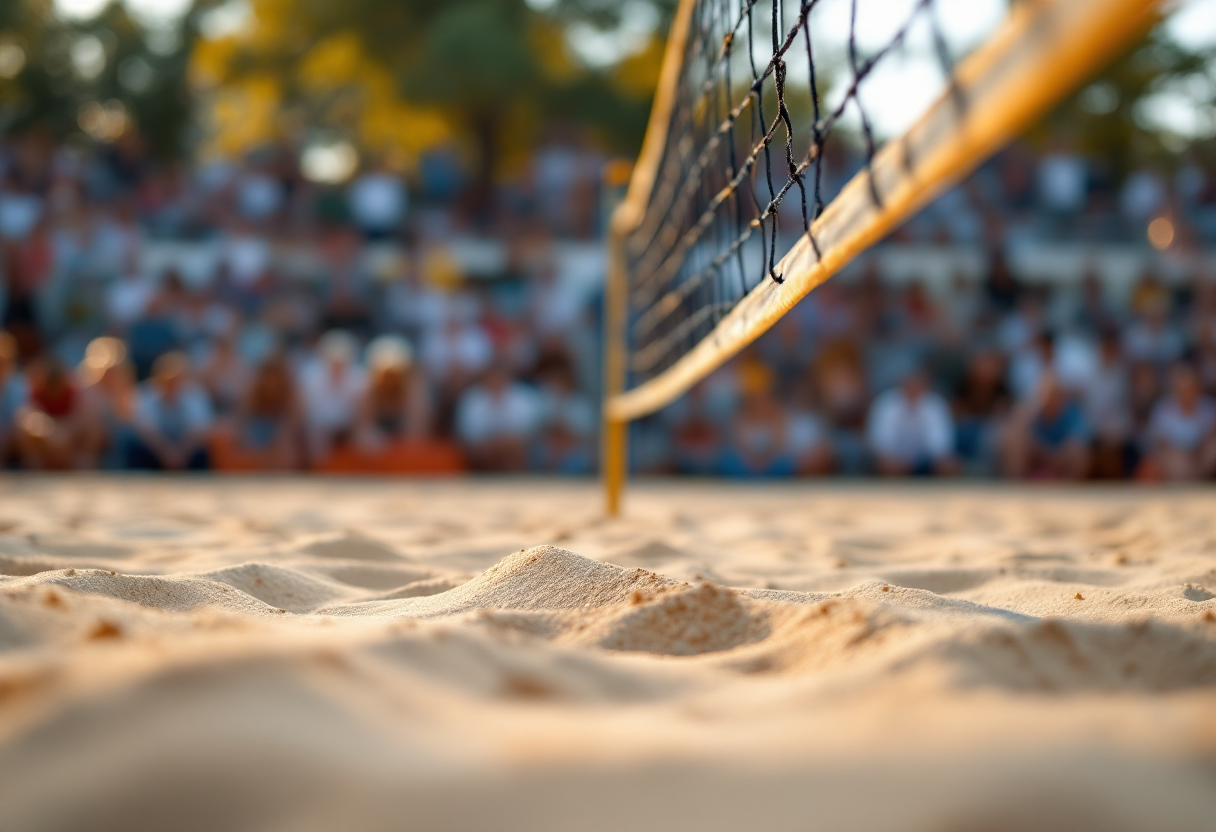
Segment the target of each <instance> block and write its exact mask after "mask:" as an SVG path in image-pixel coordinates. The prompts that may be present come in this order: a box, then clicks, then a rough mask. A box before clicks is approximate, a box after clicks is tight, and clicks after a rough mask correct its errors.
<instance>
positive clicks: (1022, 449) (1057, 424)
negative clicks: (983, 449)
mask: <svg viewBox="0 0 1216 832" xmlns="http://www.w3.org/2000/svg"><path fill="white" fill-rule="evenodd" d="M1004 440H1005V441H1004V449H1003V456H1004V469H1005V474H1006V475H1007V476H1010V477H1016V478H1025V477H1032V478H1036V479H1067V480H1079V479H1081V478H1082V477H1084V476H1085V475H1086V473H1087V472H1088V466H1089V450H1088V448H1089V432H1088V430H1087V426H1086V424H1085V414H1084V413H1083V412H1082V410H1081V407H1080V406H1079V405H1078V404H1077V403H1076V402H1075V401H1074V400H1073V399H1072V398H1071V397H1069V395H1068V394H1067V392H1066V391H1065V390H1064V388H1063V387H1062V386H1061V384H1060V383H1059V381H1058V380H1057V378H1056V376H1055V373H1053V372H1051V371H1050V370H1048V371H1046V372H1044V373H1043V375H1042V377H1041V378H1040V379H1039V386H1038V389H1037V390H1036V391H1035V394H1034V395H1033V396H1031V397H1030V398H1029V399H1028V400H1026V401H1025V402H1023V403H1022V404H1020V405H1019V406H1018V408H1017V410H1016V411H1015V412H1014V414H1013V416H1012V417H1011V419H1010V424H1009V428H1008V429H1007V431H1006V433H1005V438H1004Z"/></svg>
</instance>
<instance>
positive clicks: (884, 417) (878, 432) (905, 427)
mask: <svg viewBox="0 0 1216 832" xmlns="http://www.w3.org/2000/svg"><path fill="white" fill-rule="evenodd" d="M866 436H867V438H868V440H869V444H870V449H871V451H872V452H873V454H874V460H875V464H876V466H877V468H878V471H879V473H880V474H884V475H886V476H907V475H910V474H911V475H925V474H949V473H953V472H954V470H955V469H956V467H957V466H956V462H955V459H954V453H953V452H954V423H953V421H952V420H951V418H950V408H949V406H948V405H947V404H946V402H945V400H944V399H943V398H942V397H941V396H939V395H937V394H936V393H934V392H933V391H931V390H930V389H929V384H928V381H927V380H926V379H925V376H924V374H923V373H922V372H920V371H913V372H910V373H908V374H907V375H906V376H905V378H904V380H903V381H902V382H901V383H900V384H899V386H898V387H894V388H892V389H890V390H888V391H887V392H885V393H883V394H882V395H880V396H879V397H878V398H877V399H875V400H874V404H873V406H872V407H871V409H870V415H869V420H868V423H867V425H866Z"/></svg>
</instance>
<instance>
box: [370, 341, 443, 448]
mask: <svg viewBox="0 0 1216 832" xmlns="http://www.w3.org/2000/svg"><path fill="white" fill-rule="evenodd" d="M366 356H367V371H368V377H369V381H368V385H367V390H366V391H365V392H364V394H363V400H362V401H361V402H360V404H359V413H358V417H357V428H356V432H355V436H356V441H357V443H358V444H359V445H360V446H361V447H363V448H365V449H367V450H378V449H381V448H384V447H386V446H388V445H391V444H394V443H398V442H403V441H405V440H413V441H417V440H422V439H427V438H429V437H430V435H431V405H430V395H429V392H428V391H427V389H426V384H425V382H424V381H423V380H422V378H421V377H420V376H419V375H418V374H417V373H416V372H415V371H414V353H413V351H412V350H411V349H410V345H409V343H408V342H407V341H406V340H405V339H404V338H401V337H399V336H395V335H382V336H380V337H379V338H377V339H376V340H374V341H372V342H371V343H370V344H368V345H367V350H366Z"/></svg>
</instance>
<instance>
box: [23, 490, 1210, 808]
mask: <svg viewBox="0 0 1216 832" xmlns="http://www.w3.org/2000/svg"><path fill="white" fill-rule="evenodd" d="M1214 496H1216V495H1214V494H1213V492H1211V491H1199V490H1193V491H1151V490H1133V489H1128V490H1106V489H1097V490H1076V491H1064V490H1051V489H1042V490H1014V489H1003V488H996V487H984V486H975V485H952V486H946V487H926V486H919V487H912V486H892V487H875V486H859V485H836V484H822V485H794V486H790V485H782V486H740V485H728V484H721V485H715V484H693V485H689V484H681V483H672V482H658V483H648V484H642V485H640V486H638V487H637V488H635V489H633V490H632V491H631V492H630V503H629V506H628V516H627V517H626V518H625V519H622V520H619V521H612V522H609V521H605V520H603V519H602V518H601V517H600V515H599V501H598V494H597V492H596V490H595V488H594V486H593V485H592V484H591V483H578V482H576V483H569V482H555V481H528V480H522V481H515V480H502V481H481V482H472V483H470V482H453V481H441V482H410V483H401V482H392V481H383V482H373V481H339V480H243V479H210V480H165V479H140V478H124V479H104V478H62V479H54V478H45V479H44V478H24V479H23V478H10V479H4V480H0V832H25V831H26V830H81V829H89V830H128V831H129V830H143V829H147V830H229V829H231V830H267V832H271V831H274V832H279V831H280V830H281V831H282V832H286V831H287V830H292V832H295V830H304V831H305V832H307V830H339V829H344V830H358V829H368V830H380V829H384V830H390V829H393V830H397V829H409V830H464V829H492V830H521V832H522V830H621V829H631V830H659V829H663V830H673V829H674V830H681V829H689V830H693V829H695V830H736V829H766V830H768V829H772V830H786V829H789V830H805V829H825V830H870V829H892V830H914V831H915V830H953V831H955V832H963V831H964V830H994V829H995V830H1003V829H1008V830H1014V829H1038V830H1055V829H1059V830H1065V829H1068V830H1087V829H1095V830H1141V829H1144V830H1148V829H1151V830H1213V829H1216V499H1213V498H1214Z"/></svg>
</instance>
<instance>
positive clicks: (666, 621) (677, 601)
mask: <svg viewBox="0 0 1216 832" xmlns="http://www.w3.org/2000/svg"><path fill="white" fill-rule="evenodd" d="M664 589H665V590H666V591H663V592H662V593H661V594H659V596H658V597H657V598H655V597H654V594H653V593H652V592H651V591H648V590H646V589H635V590H634V591H633V593H632V594H631V595H630V598H629V604H630V605H631V606H630V608H628V609H624V610H615V611H614V614H613V615H612V616H611V617H610V619H609V620H608V621H605V622H602V623H600V624H598V625H597V626H594V627H593V628H591V629H590V631H589V632H587V633H585V634H584V635H583V636H582V637H580V638H579V641H580V642H581V643H585V644H594V645H595V646H597V647H602V648H604V649H607V650H626V651H637V652H645V653H657V654H661V655H670V656H695V655H698V654H701V653H714V652H718V651H722V650H730V649H732V648H735V647H739V646H740V645H743V644H750V643H752V642H756V641H760V640H761V639H763V638H764V637H765V636H767V635H768V633H769V624H768V615H767V613H766V612H765V611H764V610H763V609H760V606H761V605H760V604H757V603H756V602H754V601H751V600H749V599H747V598H745V597H743V596H741V595H739V594H738V593H737V592H735V591H734V590H731V589H725V588H723V587H718V586H713V585H712V584H702V585H700V586H695V587H686V588H679V589H676V588H667V587H665V588H664Z"/></svg>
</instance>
